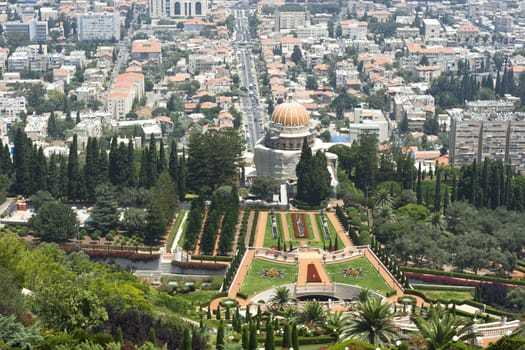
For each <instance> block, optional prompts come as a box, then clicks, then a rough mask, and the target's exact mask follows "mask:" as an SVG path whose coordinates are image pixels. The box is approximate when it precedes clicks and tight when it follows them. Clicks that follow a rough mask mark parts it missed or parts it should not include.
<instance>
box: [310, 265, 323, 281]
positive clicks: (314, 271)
mask: <svg viewBox="0 0 525 350" xmlns="http://www.w3.org/2000/svg"><path fill="white" fill-rule="evenodd" d="M306 282H322V281H321V277H320V276H319V272H317V267H315V264H308V268H307V269H306Z"/></svg>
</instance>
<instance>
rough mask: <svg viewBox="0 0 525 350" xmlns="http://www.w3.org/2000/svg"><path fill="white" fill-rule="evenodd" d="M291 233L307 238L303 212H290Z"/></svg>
mask: <svg viewBox="0 0 525 350" xmlns="http://www.w3.org/2000/svg"><path fill="white" fill-rule="evenodd" d="M292 223H293V233H294V236H295V238H308V228H307V227H306V221H305V219H304V214H296V213H293V214H292Z"/></svg>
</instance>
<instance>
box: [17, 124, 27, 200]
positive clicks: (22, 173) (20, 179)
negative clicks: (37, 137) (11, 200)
mask: <svg viewBox="0 0 525 350" xmlns="http://www.w3.org/2000/svg"><path fill="white" fill-rule="evenodd" d="M28 141H29V140H28V138H27V136H26V134H25V133H24V132H23V131H22V129H20V128H18V129H17V130H16V134H15V140H14V146H15V150H14V153H13V165H14V169H15V184H14V185H15V186H14V189H15V192H16V193H19V194H23V195H26V196H27V195H29V194H30V193H29V192H28V189H29V187H30V181H31V178H30V173H29V162H30V157H31V155H30V153H31V146H29V147H28Z"/></svg>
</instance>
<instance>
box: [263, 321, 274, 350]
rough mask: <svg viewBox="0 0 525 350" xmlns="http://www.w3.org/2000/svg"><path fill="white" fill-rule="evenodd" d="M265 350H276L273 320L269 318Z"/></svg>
mask: <svg viewBox="0 0 525 350" xmlns="http://www.w3.org/2000/svg"><path fill="white" fill-rule="evenodd" d="M264 350H275V338H274V334H273V326H272V320H271V318H268V321H267V322H266V341H265V342H264Z"/></svg>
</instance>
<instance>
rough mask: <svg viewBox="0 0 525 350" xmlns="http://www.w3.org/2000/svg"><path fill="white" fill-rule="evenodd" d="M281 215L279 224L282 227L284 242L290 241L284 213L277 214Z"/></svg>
mask: <svg viewBox="0 0 525 350" xmlns="http://www.w3.org/2000/svg"><path fill="white" fill-rule="evenodd" d="M279 214H280V215H281V223H282V226H283V235H284V240H285V241H286V242H289V241H290V232H289V231H288V220H286V212H281V213H279Z"/></svg>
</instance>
